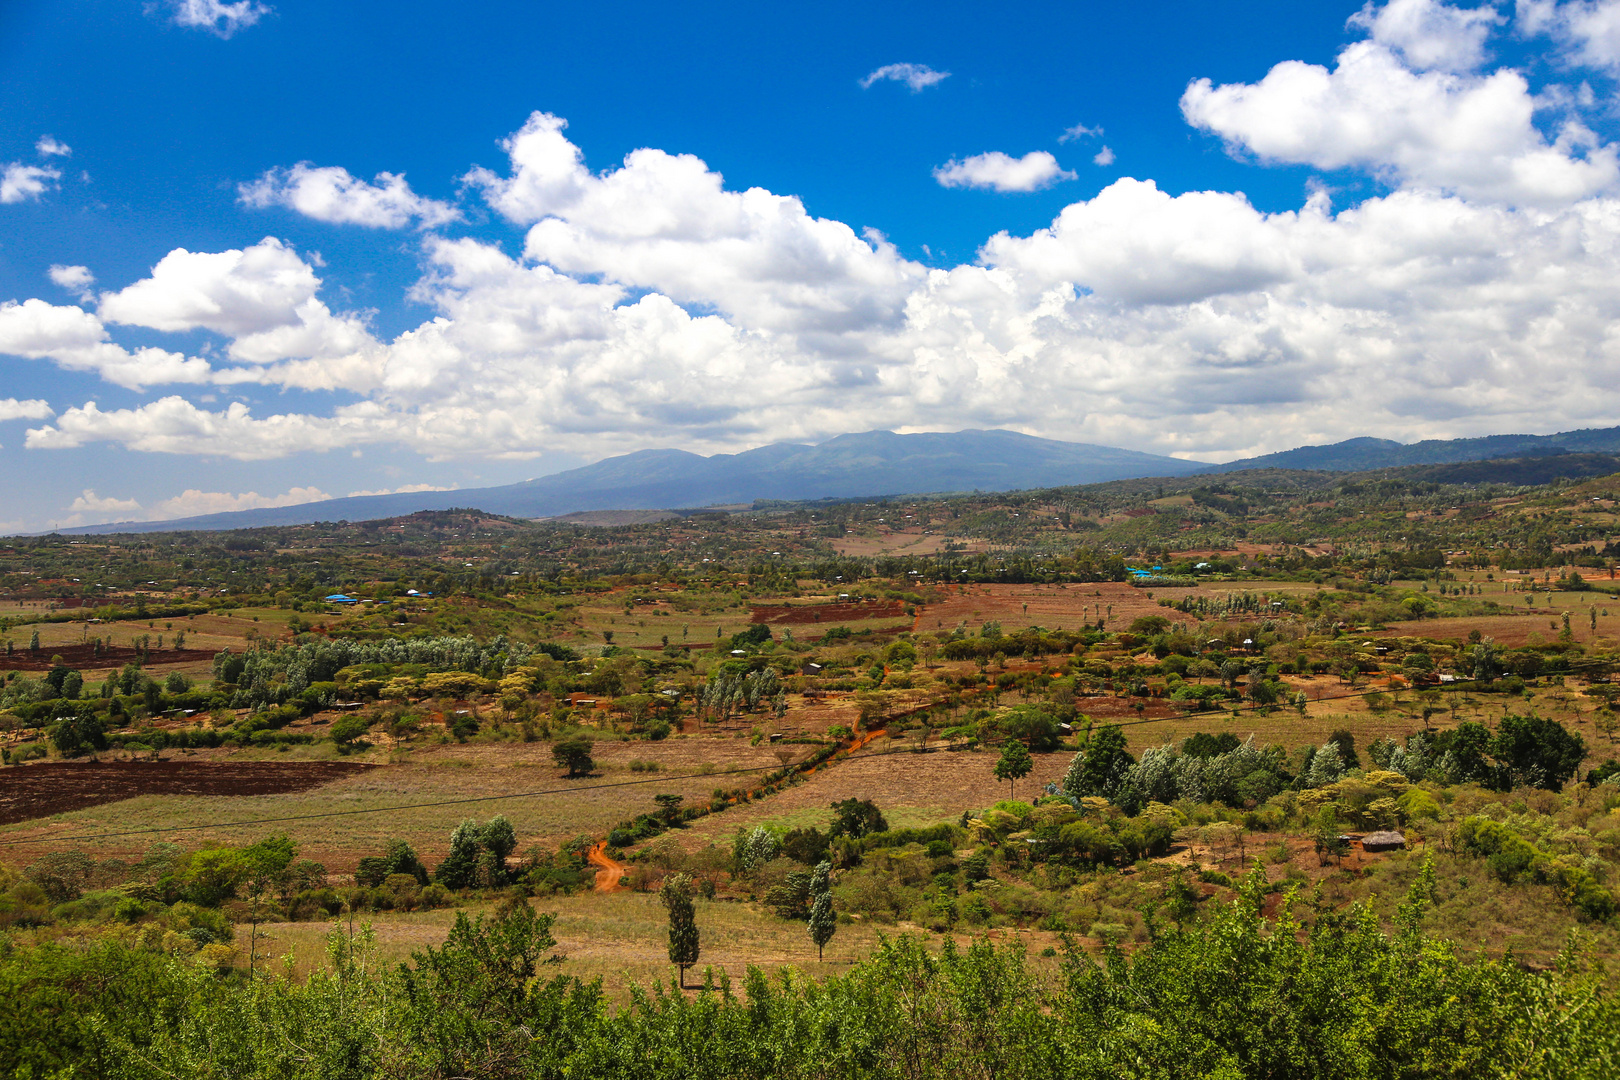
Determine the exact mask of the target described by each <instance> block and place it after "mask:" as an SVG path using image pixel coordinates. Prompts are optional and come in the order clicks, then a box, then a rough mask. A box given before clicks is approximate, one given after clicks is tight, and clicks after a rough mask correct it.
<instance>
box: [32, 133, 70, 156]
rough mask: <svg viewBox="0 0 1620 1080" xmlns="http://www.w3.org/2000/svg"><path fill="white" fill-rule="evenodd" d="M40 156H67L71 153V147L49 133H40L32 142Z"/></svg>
mask: <svg viewBox="0 0 1620 1080" xmlns="http://www.w3.org/2000/svg"><path fill="white" fill-rule="evenodd" d="M34 149H35V150H37V151H39V154H40V156H41V157H67V156H68V155H69V154H71V153H73V148H72V147H71V146H69V145H68V144H67V143H64V142H59V141H57V140H56V139H55V138H53V137H52V136H50V135H41V136H40V137H39V141H38V142H36V143H35V144H34Z"/></svg>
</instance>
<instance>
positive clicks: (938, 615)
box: [917, 581, 1198, 633]
mask: <svg viewBox="0 0 1620 1080" xmlns="http://www.w3.org/2000/svg"><path fill="white" fill-rule="evenodd" d="M1197 592H1198V590H1197V589H1137V588H1134V587H1132V586H1130V585H1126V584H1124V583H1123V582H1118V581H1103V582H1087V583H1084V584H1076V585H1067V586H1063V585H961V586H957V587H954V588H952V589H951V590H950V595H949V596H948V597H947V598H946V599H945V600H943V601H942V602H940V603H937V604H929V605H928V606H927V607H926V608H924V609H923V610H922V612H921V613H920V615H919V617H918V619H917V629H918V630H919V631H928V630H935V631H937V630H950V629H953V628H955V627H957V626H967V627H969V628H974V627H978V626H983V625H984V624H985V623H987V622H991V621H994V622H999V623H1000V624H1001V628H1002V629H1003V630H1005V631H1007V632H1008V633H1012V632H1014V631H1017V630H1022V629H1024V628H1025V627H1029V626H1042V627H1045V628H1046V629H1048V630H1059V629H1062V630H1077V629H1079V628H1080V626H1081V624H1082V623H1090V624H1091V625H1093V626H1095V625H1096V624H1097V620H1098V619H1099V618H1101V619H1103V620H1105V625H1106V629H1109V630H1124V629H1125V628H1126V627H1128V626H1130V625H1131V622H1132V621H1133V620H1135V619H1137V618H1140V617H1141V616H1143V615H1163V616H1165V617H1166V618H1168V619H1171V620H1173V621H1175V622H1196V621H1197V619H1196V617H1195V616H1192V615H1185V614H1183V613H1181V612H1179V611H1173V610H1171V609H1170V608H1166V607H1160V606H1159V601H1160V600H1171V599H1179V598H1181V597H1183V596H1186V595H1188V594H1196V593H1197ZM1026 608H1027V610H1026ZM1110 609H1112V610H1110Z"/></svg>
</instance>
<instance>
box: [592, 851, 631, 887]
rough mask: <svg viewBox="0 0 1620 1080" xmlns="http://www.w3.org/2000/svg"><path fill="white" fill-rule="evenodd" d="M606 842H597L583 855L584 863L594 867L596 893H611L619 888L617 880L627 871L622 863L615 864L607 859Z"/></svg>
mask: <svg viewBox="0 0 1620 1080" xmlns="http://www.w3.org/2000/svg"><path fill="white" fill-rule="evenodd" d="M606 848H607V841H606V840H598V841H597V842H596V843H595V844H593V845H591V850H589V851H587V852H586V853H585V861H586V862H588V863H590V864H591V865H592V866H594V867H596V868H597V870H596V891H597V892H613V891H614V890H615V889H617V888H618V887H619V879H620V878H622V877H624V872H625V871H626V870H627V869H629V867H627V866H625V865H624V863H622V862H615V861H613V860H612V859H610V858H608V857H607V852H606V850H605V849H606Z"/></svg>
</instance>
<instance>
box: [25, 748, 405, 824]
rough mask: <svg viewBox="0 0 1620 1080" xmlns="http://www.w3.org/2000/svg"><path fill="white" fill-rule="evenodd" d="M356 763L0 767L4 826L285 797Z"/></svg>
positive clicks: (121, 763) (345, 771)
mask: <svg viewBox="0 0 1620 1080" xmlns="http://www.w3.org/2000/svg"><path fill="white" fill-rule="evenodd" d="M374 768H378V766H375V765H363V764H360V763H359V762H353V761H288V762H271V761H240V762H229V761H226V762H200V761H87V762H63V763H60V764H50V765H21V766H17V767H14V768H10V769H6V770H4V771H0V824H4V825H9V824H12V823H13V822H18V821H29V820H31V819H34V818H43V817H50V816H51V815H52V814H60V813H64V812H66V811H69V810H81V809H83V808H84V807H87V806H97V805H100V804H101V803H110V802H118V801H119V800H120V799H132V798H134V797H135V796H137V795H281V794H285V793H287V792H291V791H307V790H309V789H310V788H314V787H319V786H321V785H322V784H325V783H329V782H331V781H333V780H337V779H339V778H340V777H344V776H349V775H352V774H354V773H357V772H360V771H363V770H365V769H374Z"/></svg>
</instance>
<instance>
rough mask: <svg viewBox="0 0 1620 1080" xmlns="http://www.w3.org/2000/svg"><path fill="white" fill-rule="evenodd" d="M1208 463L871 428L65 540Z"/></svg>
mask: <svg viewBox="0 0 1620 1080" xmlns="http://www.w3.org/2000/svg"><path fill="white" fill-rule="evenodd" d="M1203 464H1204V463H1203V462H1198V461H1182V460H1180V459H1178V458H1169V457H1161V456H1159V455H1157V454H1144V453H1140V452H1138V451H1135V450H1121V449H1119V448H1117V447H1112V446H1094V445H1091V444H1089V443H1071V442H1059V441H1057V440H1055V439H1040V438H1036V437H1034V436H1032V435H1022V434H1019V433H1018V432H1016V431H1001V430H992V431H957V432H925V433H919V434H913V435H896V434H895V433H894V432H891V431H868V432H862V433H859V434H850V435H840V436H838V437H836V438H833V439H829V440H827V441H826V442H824V443H820V444H817V445H813V446H812V445H806V444H802V443H773V444H771V445H769V446H761V447H757V448H755V449H753V450H746V451H744V452H742V453H740V454H715V455H714V456H712V457H704V456H702V455H700V454H693V453H688V452H687V451H685V450H640V451H637V452H635V453H633V454H624V455H621V456H619V457H612V458H606V459H604V460H602V461H598V462H596V463H594V464H591V465H586V466H584V467H583V468H579V469H570V470H568V471H567V472H561V473H556V474H554V475H552V476H543V477H540V478H539V479H535V480H526V481H523V482H522V483H518V484H507V485H503V486H501V487H488V488H463V489H460V490H456V491H420V492H411V493H409V494H401V495H363V496H356V497H353V498H346V499H329V500H324V501H321V502H312V503H303V504H301V505H298V506H283V507H274V508H266V509H262V510H237V511H232V512H229V513H223V514H207V515H204V516H201V517H191V518H181V519H179V520H175V521H143V522H116V523H112V524H106V525H87V526H82V527H79V528H74V529H62V530H59V531H60V532H63V533H77V534H84V533H110V532H169V531H175V530H190V529H249V528H256V527H259V526H263V525H303V524H308V523H310V522H314V521H368V520H372V519H375V518H385V517H396V516H399V515H402V514H412V513H415V512H416V511H418V510H448V509H450V508H452V507H458V506H459V507H477V508H478V509H480V510H483V511H485V512H486V513H491V514H503V515H506V516H509V517H520V518H540V517H559V516H562V515H565V514H574V513H579V512H582V511H591V510H645V509H675V508H689V507H701V506H714V505H724V504H734V503H751V502H753V501H755V500H756V499H779V500H784V501H796V500H800V499H825V498H859V497H863V496H882V495H920V494H925V493H929V492H949V491H974V490H979V491H1011V490H1016V489H1021V488H1044V487H1064V486H1068V485H1072V484H1095V483H1101V482H1102V481H1105V480H1119V479H1125V478H1130V477H1138V476H1186V475H1188V474H1190V473H1192V472H1194V471H1196V470H1198V469H1199V468H1201V467H1202V466H1203Z"/></svg>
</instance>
